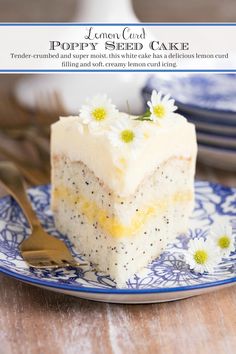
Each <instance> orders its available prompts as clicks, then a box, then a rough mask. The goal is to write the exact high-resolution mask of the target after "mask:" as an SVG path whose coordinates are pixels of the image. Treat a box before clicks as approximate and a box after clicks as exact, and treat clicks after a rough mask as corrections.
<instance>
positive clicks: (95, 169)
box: [51, 91, 197, 286]
mask: <svg viewBox="0 0 236 354" xmlns="http://www.w3.org/2000/svg"><path fill="white" fill-rule="evenodd" d="M148 106H149V110H148V111H147V112H146V114H144V115H143V116H140V117H137V116H132V115H129V114H126V113H122V112H119V111H118V110H117V109H116V107H115V106H114V105H113V104H112V103H111V101H110V100H109V99H108V98H107V97H106V96H105V95H102V96H96V97H95V98H93V99H92V100H90V101H87V102H86V104H85V105H84V106H82V107H81V109H80V114H79V116H76V117H75V116H73V117H65V118H61V119H60V120H59V121H58V122H56V123H55V124H53V125H52V135H51V157H52V210H53V213H54V218H55V223H56V226H57V228H58V230H60V231H61V232H62V233H64V234H66V235H67V236H68V238H69V239H70V240H71V241H72V242H73V244H74V245H75V246H76V248H77V249H78V251H79V252H80V253H81V254H82V255H84V257H85V258H86V259H87V260H88V261H90V262H92V263H94V264H96V267H97V269H98V270H100V271H102V272H105V273H107V274H109V275H110V276H111V278H112V279H114V280H115V282H116V284H117V286H124V285H125V283H126V281H127V280H128V279H129V278H130V277H131V276H132V275H134V274H135V273H136V272H138V271H139V270H141V269H142V268H143V267H144V266H146V265H147V264H148V263H149V262H150V261H152V260H153V259H155V258H156V257H158V256H159V255H160V253H161V252H162V251H163V250H164V249H165V247H166V245H167V244H168V243H169V242H171V241H173V240H174V239H175V237H176V236H177V235H178V234H179V233H181V232H185V231H186V230H187V228H188V219H189V216H190V214H191V213H192V209H193V205H194V173H195V162H196V153H197V144H196V134H195V128H194V125H193V124H191V123H189V122H187V120H186V119H185V118H184V117H183V116H181V115H179V114H177V113H175V110H176V108H177V107H176V106H175V105H174V100H172V99H170V97H169V96H163V95H162V94H161V93H157V92H155V91H154V92H153V94H152V97H151V101H150V102H148Z"/></svg>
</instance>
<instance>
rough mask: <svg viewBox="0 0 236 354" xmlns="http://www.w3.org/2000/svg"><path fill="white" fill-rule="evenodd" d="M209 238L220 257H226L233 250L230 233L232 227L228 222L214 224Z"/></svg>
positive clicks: (233, 240)
mask: <svg viewBox="0 0 236 354" xmlns="http://www.w3.org/2000/svg"><path fill="white" fill-rule="evenodd" d="M210 237H211V239H212V241H213V242H214V243H215V245H216V247H217V248H218V249H219V251H220V254H221V256H222V257H227V256H228V255H229V254H230V253H231V252H232V251H234V249H235V244H234V242H235V239H234V237H233V233H232V226H231V225H230V224H229V223H228V222H223V223H222V224H215V225H214V226H213V227H212V229H211V231H210Z"/></svg>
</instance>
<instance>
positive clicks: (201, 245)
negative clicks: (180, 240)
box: [184, 238, 221, 274]
mask: <svg viewBox="0 0 236 354" xmlns="http://www.w3.org/2000/svg"><path fill="white" fill-rule="evenodd" d="M184 255H185V261H186V263H187V264H188V265H189V267H190V269H192V270H193V271H194V272H196V273H201V274H202V273H204V272H208V273H211V272H212V271H213V270H214V267H215V266H216V265H217V264H219V262H220V260H221V257H220V253H219V250H218V248H217V247H216V246H215V245H214V243H213V242H211V241H209V240H207V241H205V240H204V239H203V238H199V239H198V238H195V239H193V240H190V241H189V243H188V250H187V251H186V252H185V253H184Z"/></svg>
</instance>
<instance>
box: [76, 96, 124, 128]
mask: <svg viewBox="0 0 236 354" xmlns="http://www.w3.org/2000/svg"><path fill="white" fill-rule="evenodd" d="M117 112H118V111H117V109H116V107H115V105H113V104H112V103H111V100H110V99H109V98H108V97H107V96H106V95H98V96H95V97H93V98H92V99H91V100H88V101H87V104H85V105H83V106H82V107H81V109H80V120H81V121H82V123H83V124H86V125H88V127H89V128H92V129H98V128H102V127H104V126H106V125H107V123H108V122H109V121H110V120H111V119H112V118H113V117H114V116H115V115H116V114H117Z"/></svg>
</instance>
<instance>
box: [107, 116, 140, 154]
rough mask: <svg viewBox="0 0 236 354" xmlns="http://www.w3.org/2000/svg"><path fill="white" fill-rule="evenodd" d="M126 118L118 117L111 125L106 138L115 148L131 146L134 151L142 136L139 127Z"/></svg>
mask: <svg viewBox="0 0 236 354" xmlns="http://www.w3.org/2000/svg"><path fill="white" fill-rule="evenodd" d="M132 123H133V122H132V121H131V120H130V121H129V120H128V119H125V118H123V119H120V120H117V121H116V122H115V124H114V125H113V126H112V127H111V129H110V131H109V133H108V138H109V140H110V141H111V144H112V145H113V146H115V147H117V148H123V147H127V148H131V149H132V152H133V153H134V152H135V150H136V149H137V148H138V147H139V145H140V143H141V141H142V138H143V137H144V136H143V133H142V131H141V129H140V128H138V127H135V125H134V124H132Z"/></svg>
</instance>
